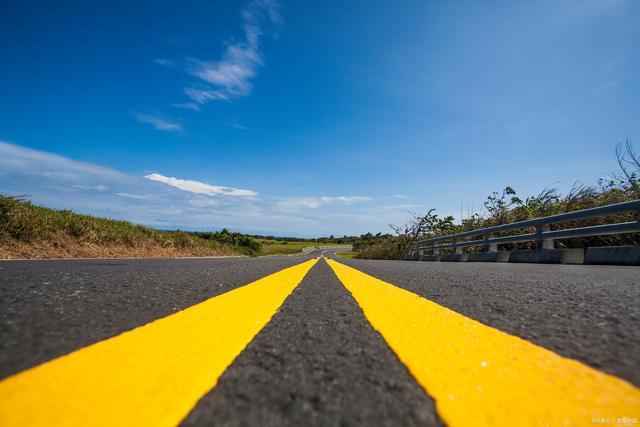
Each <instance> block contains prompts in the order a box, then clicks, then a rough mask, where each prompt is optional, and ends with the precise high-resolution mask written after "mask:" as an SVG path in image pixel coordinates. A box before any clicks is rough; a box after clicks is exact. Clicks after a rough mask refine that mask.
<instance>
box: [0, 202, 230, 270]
mask: <svg viewBox="0 0 640 427" xmlns="http://www.w3.org/2000/svg"><path fill="white" fill-rule="evenodd" d="M238 253H239V251H238V249H237V248H234V247H231V246H228V245H225V244H221V243H219V242H215V241H211V240H206V239H201V238H199V237H196V236H193V235H191V234H188V233H184V232H180V231H171V232H165V231H158V230H154V229H152V228H149V227H145V226H142V225H136V224H132V223H130V222H126V221H116V220H111V219H106V218H96V217H92V216H89V215H80V214H76V213H74V212H72V211H68V210H55V209H49V208H45V207H41V206H34V205H32V204H31V203H29V202H27V201H24V200H21V199H17V198H13V197H6V196H0V258H3V259H11V258H76V257H83V258H84V257H86V258H93V257H176V256H220V255H237V254H238Z"/></svg>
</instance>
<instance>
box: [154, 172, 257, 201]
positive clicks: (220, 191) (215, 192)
mask: <svg viewBox="0 0 640 427" xmlns="http://www.w3.org/2000/svg"><path fill="white" fill-rule="evenodd" d="M145 178H147V179H150V180H151V181H156V182H161V183H163V184H167V185H170V186H172V187H175V188H179V189H180V190H182V191H188V192H189V193H196V194H204V195H207V196H233V197H254V196H257V195H258V193H256V192H255V191H251V190H242V189H240V188H232V187H223V186H220V185H211V184H207V183H204V182H200V181H193V180H190V179H180V178H173V177H170V176H163V175H160V174H157V173H152V174H150V175H145Z"/></svg>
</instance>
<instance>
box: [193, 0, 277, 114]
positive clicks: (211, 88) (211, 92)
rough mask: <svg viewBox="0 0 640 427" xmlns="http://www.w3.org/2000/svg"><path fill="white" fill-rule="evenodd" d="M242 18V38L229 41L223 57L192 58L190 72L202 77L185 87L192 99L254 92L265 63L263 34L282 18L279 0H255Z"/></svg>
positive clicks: (204, 100) (201, 100)
mask: <svg viewBox="0 0 640 427" xmlns="http://www.w3.org/2000/svg"><path fill="white" fill-rule="evenodd" d="M242 21H243V26H242V29H243V37H242V39H241V40H239V41H237V42H235V43H230V44H228V45H227V47H226V50H225V52H224V53H223V55H222V58H221V59H220V60H218V61H202V60H199V59H192V60H191V61H190V62H191V65H190V67H189V69H188V71H189V73H190V74H191V75H193V76H194V77H197V78H198V79H199V80H200V83H199V84H198V85H191V86H189V87H186V88H184V92H185V94H186V95H187V96H188V97H189V98H190V99H191V100H192V101H193V102H195V103H197V104H205V103H207V102H209V101H230V100H232V99H234V98H238V97H242V96H246V95H248V94H249V93H251V90H252V89H253V84H252V79H253V78H254V77H255V76H256V74H257V73H258V70H259V69H260V67H261V66H262V65H263V64H264V58H263V55H262V52H261V50H260V41H261V38H262V37H263V36H264V34H265V32H266V31H267V27H274V26H278V25H280V24H281V22H282V18H281V16H280V12H279V6H278V3H277V2H276V1H274V0H253V1H252V2H251V3H249V5H248V6H247V7H246V8H245V9H244V10H243V12H242Z"/></svg>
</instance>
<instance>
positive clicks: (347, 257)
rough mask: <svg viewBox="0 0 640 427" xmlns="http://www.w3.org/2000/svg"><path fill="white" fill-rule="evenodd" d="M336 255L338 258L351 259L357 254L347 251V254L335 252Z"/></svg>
mask: <svg viewBox="0 0 640 427" xmlns="http://www.w3.org/2000/svg"><path fill="white" fill-rule="evenodd" d="M336 255H338V256H339V257H340V258H344V259H353V258H355V257H356V255H358V254H357V253H356V252H354V251H347V252H336Z"/></svg>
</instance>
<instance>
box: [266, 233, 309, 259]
mask: <svg viewBox="0 0 640 427" xmlns="http://www.w3.org/2000/svg"><path fill="white" fill-rule="evenodd" d="M257 242H259V244H260V246H261V248H262V249H261V251H260V254H261V255H291V254H296V253H300V252H301V251H302V249H303V248H306V247H315V246H316V242H314V241H313V240H293V239H282V238H277V237H276V238H271V239H268V238H259V239H257Z"/></svg>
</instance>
